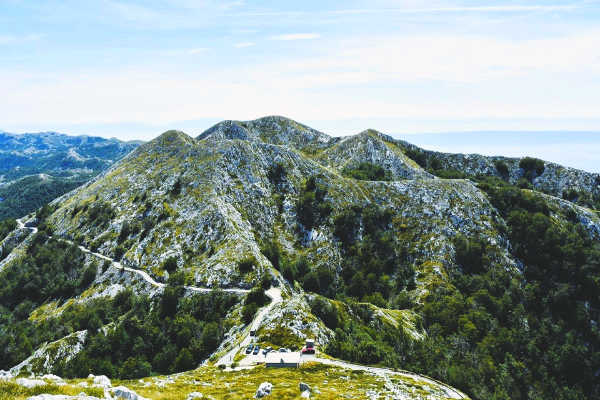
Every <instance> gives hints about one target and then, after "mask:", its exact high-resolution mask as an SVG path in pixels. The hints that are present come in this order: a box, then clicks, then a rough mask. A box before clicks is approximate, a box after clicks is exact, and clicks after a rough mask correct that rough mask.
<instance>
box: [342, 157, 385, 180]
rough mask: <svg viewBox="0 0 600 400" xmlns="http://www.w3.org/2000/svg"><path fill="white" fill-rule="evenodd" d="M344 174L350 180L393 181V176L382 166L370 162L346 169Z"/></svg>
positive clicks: (343, 171)
mask: <svg viewBox="0 0 600 400" xmlns="http://www.w3.org/2000/svg"><path fill="white" fill-rule="evenodd" d="M342 174H343V175H344V176H347V177H349V178H354V179H359V180H363V181H391V180H392V174H391V172H390V171H388V170H387V169H385V168H383V167H382V166H380V165H377V164H373V163H370V162H361V163H359V164H358V165H356V166H352V167H346V168H344V169H343V170H342Z"/></svg>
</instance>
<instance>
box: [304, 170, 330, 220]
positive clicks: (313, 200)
mask: <svg viewBox="0 0 600 400" xmlns="http://www.w3.org/2000/svg"><path fill="white" fill-rule="evenodd" d="M326 195H327V188H326V187H325V186H324V185H321V184H319V183H318V182H317V180H316V177H314V176H311V177H310V178H308V179H307V180H306V182H305V183H304V186H303V187H302V188H301V190H300V193H299V195H298V201H297V202H296V213H297V218H298V221H299V222H300V223H301V224H302V225H303V226H304V227H305V228H306V229H309V230H310V229H312V228H314V227H316V226H319V225H321V224H322V223H323V222H324V221H325V219H326V218H327V217H328V216H329V214H331V210H332V206H331V202H329V201H328V200H326V199H325V196H326Z"/></svg>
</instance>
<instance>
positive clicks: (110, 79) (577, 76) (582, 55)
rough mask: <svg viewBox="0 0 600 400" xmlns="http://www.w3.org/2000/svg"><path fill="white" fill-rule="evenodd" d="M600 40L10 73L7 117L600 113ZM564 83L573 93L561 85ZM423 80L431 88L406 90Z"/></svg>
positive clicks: (466, 41)
mask: <svg viewBox="0 0 600 400" xmlns="http://www.w3.org/2000/svg"><path fill="white" fill-rule="evenodd" d="M248 43H250V42H248ZM319 43H320V42H319ZM597 43H600V31H591V32H587V33H579V34H574V35H570V36H563V37H556V38H547V39H537V40H524V41H511V40H504V39H497V38H490V37H479V36H460V35H454V36H451V35H444V36H433V35H432V36H402V35H396V36H393V35H392V36H382V37H371V38H364V39H361V40H357V41H347V42H345V43H337V45H336V46H332V45H331V43H323V44H322V45H323V46H324V48H326V49H328V50H329V51H328V52H326V53H319V52H316V53H314V55H313V56H309V55H306V54H304V55H303V56H302V57H300V56H296V57H294V56H289V57H285V59H277V60H273V59H268V60H261V61H257V62H255V63H254V64H247V63H244V64H228V65H220V66H215V67H209V66H202V65H199V68H198V69H197V70H196V71H189V72H186V73H183V72H182V73H179V72H178V73H173V72H171V73H169V71H163V72H160V73H159V72H155V71H153V70H152V67H151V66H146V65H145V66H141V67H139V68H135V69H131V70H115V71H111V72H99V71H86V72H85V73H74V72H72V71H65V72H64V73H62V74H58V75H52V74H44V75H33V76H27V75H24V74H23V73H21V72H18V71H13V72H12V73H11V72H10V71H3V74H2V75H0V87H2V88H3V90H5V91H6V92H7V93H11V96H9V97H6V96H5V97H6V98H4V99H0V120H1V121H4V123H6V124H9V125H15V124H19V123H21V124H23V123H27V121H32V120H34V121H40V122H44V123H48V125H50V124H51V123H53V122H57V123H59V122H70V123H90V122H104V123H118V122H119V121H140V122H144V121H153V122H156V123H166V122H169V121H180V120H189V119H197V118H206V117H208V118H214V117H229V118H239V119H250V118H254V117H258V116H261V115H266V114H283V115H290V116H293V117H295V118H298V119H300V120H316V119H322V120H336V119H338V120H344V119H347V118H388V117H398V116H402V117H403V118H413V119H423V120H432V119H448V120H451V119H452V120H458V119H467V120H468V119H482V118H490V119H506V120H514V119H517V118H545V119H547V120H548V121H552V120H553V119H560V118H579V119H586V118H588V119H594V118H595V119H597V116H598V109H600V98H599V97H598V96H597V95H596V93H598V92H600V85H599V84H598V83H597V82H598V81H599V80H598V79H592V78H594V77H595V78H598V77H600V48H599V47H598V46H597ZM318 54H321V55H318ZM323 54H326V55H323ZM416 82H418V83H419V85H414V84H415V83H416ZM422 82H426V84H425V85H420V83H422ZM561 83H562V84H563V86H564V87H568V90H567V91H560V90H559V91H556V92H555V91H554V89H555V87H557V86H558V85H560V84H561ZM411 85H414V86H415V87H418V88H419V89H418V90H413V91H412V92H411V91H408V92H405V90H404V86H406V87H410V86H411ZM428 86H436V87H439V88H444V87H449V88H450V89H444V90H449V92H448V93H450V94H452V95H453V96H449V97H445V96H444V91H441V92H439V91H438V90H434V91H431V92H430V93H429V95H428V96H421V97H420V98H419V97H416V95H417V96H418V95H420V94H421V93H420V92H423V91H425V92H426V91H427V89H425V88H427V87H428ZM374 87H375V88H377V87H379V88H381V87H385V88H388V87H389V88H391V89H386V90H380V91H379V92H373V91H372V90H373V88H374ZM394 87H398V88H397V89H394ZM565 90H566V89H565ZM373 93H381V94H382V95H373ZM172 99H177V102H173V101H172Z"/></svg>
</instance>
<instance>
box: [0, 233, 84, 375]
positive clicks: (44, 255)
mask: <svg viewBox="0 0 600 400" xmlns="http://www.w3.org/2000/svg"><path fill="white" fill-rule="evenodd" d="M28 254H29V256H28V257H27V258H24V259H22V261H20V262H18V263H17V264H16V265H14V266H12V267H11V268H6V269H5V270H3V271H2V273H1V274H0V279H1V281H2V286H0V369H2V368H4V369H7V368H9V367H12V366H14V365H15V364H17V363H18V362H20V361H21V360H22V359H24V358H26V357H28V356H29V355H30V354H31V351H30V350H31V346H37V345H38V344H40V343H41V342H42V341H44V340H48V336H47V334H49V333H51V332H49V331H46V330H37V329H34V328H33V327H32V326H31V324H30V323H29V321H28V320H27V318H28V316H29V313H30V312H31V311H33V310H34V309H35V308H37V307H38V306H40V305H42V304H43V303H45V302H47V301H50V300H60V299H67V298H70V297H73V296H76V295H78V294H80V293H81V292H82V291H83V290H84V289H85V288H86V287H87V286H88V285H89V283H90V282H91V281H92V280H93V279H94V277H95V275H96V265H94V264H91V265H90V266H89V267H87V268H86V267H85V266H84V264H83V261H84V254H83V253H82V252H81V250H79V248H78V247H77V246H74V245H68V244H66V243H64V242H60V241H57V240H54V239H48V237H47V236H46V234H45V233H43V232H41V233H38V234H37V235H36V236H35V237H34V238H33V241H32V243H31V246H30V247H29V251H28ZM55 332H56V331H55ZM69 333H70V332H69ZM66 334H68V333H65V335H66ZM63 336H64V335H63ZM24 338H26V340H25V339H24Z"/></svg>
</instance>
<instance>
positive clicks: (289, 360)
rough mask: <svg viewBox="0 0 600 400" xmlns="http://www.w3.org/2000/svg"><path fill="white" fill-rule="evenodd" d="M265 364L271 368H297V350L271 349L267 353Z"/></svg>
mask: <svg viewBox="0 0 600 400" xmlns="http://www.w3.org/2000/svg"><path fill="white" fill-rule="evenodd" d="M265 365H266V366H267V367H273V368H298V367H299V366H300V353H298V352H297V351H294V352H291V353H279V352H277V351H271V352H269V353H267V357H266V360H265Z"/></svg>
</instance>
